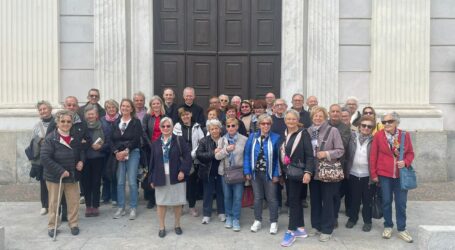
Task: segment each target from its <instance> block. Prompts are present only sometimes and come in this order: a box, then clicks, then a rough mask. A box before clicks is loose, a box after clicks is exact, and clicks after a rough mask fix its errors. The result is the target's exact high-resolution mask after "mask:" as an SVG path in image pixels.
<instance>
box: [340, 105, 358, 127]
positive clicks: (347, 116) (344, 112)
mask: <svg viewBox="0 0 455 250" xmlns="http://www.w3.org/2000/svg"><path fill="white" fill-rule="evenodd" d="M341 122H342V123H344V124H345V125H346V126H348V127H349V128H350V129H351V131H357V127H355V126H354V125H352V124H351V112H349V109H348V108H347V107H343V108H341Z"/></svg>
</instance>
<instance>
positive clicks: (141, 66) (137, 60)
mask: <svg viewBox="0 0 455 250" xmlns="http://www.w3.org/2000/svg"><path fill="white" fill-rule="evenodd" d="M130 3H131V6H130V9H131V27H130V28H131V63H130V65H129V67H130V71H131V92H132V93H135V92H137V91H142V92H143V93H144V94H145V95H146V96H147V97H150V96H151V95H152V94H153V1H149V0H132V1H131V2H130ZM157 94H159V93H157Z"/></svg>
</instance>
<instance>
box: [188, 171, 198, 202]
mask: <svg viewBox="0 0 455 250" xmlns="http://www.w3.org/2000/svg"><path fill="white" fill-rule="evenodd" d="M198 194H199V177H198V173H197V171H194V172H193V173H192V174H190V175H189V176H188V179H187V181H186V199H187V200H188V206H189V207H190V208H193V207H194V206H195V205H196V201H197V199H198Z"/></svg>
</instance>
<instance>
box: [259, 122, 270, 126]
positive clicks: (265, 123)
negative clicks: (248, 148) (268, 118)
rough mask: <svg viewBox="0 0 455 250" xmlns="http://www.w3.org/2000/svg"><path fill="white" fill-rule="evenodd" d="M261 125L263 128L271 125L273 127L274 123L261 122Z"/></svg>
mask: <svg viewBox="0 0 455 250" xmlns="http://www.w3.org/2000/svg"><path fill="white" fill-rule="evenodd" d="M260 124H261V125H262V126H270V125H272V123H270V122H261V123H260Z"/></svg>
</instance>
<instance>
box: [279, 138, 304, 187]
mask: <svg viewBox="0 0 455 250" xmlns="http://www.w3.org/2000/svg"><path fill="white" fill-rule="evenodd" d="M301 139H302V131H300V132H299V133H298V134H297V136H296V138H295V140H294V144H295V143H300V140H301ZM286 144H287V140H286V141H285V142H284V144H283V146H284V150H286ZM294 150H295V148H293V150H291V155H290V156H289V158H291V156H292V155H293V154H294ZM304 169H305V166H304V164H303V162H300V161H299V162H298V163H295V162H291V163H289V164H288V165H285V168H284V171H285V173H286V178H287V179H289V180H293V181H302V180H303V175H304V174H305V171H304Z"/></svg>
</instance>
